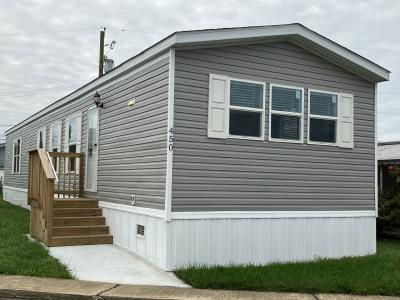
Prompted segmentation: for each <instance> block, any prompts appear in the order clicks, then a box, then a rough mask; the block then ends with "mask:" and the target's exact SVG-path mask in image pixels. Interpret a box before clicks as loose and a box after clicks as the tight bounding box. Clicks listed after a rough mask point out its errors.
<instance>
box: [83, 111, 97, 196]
mask: <svg viewBox="0 0 400 300" xmlns="http://www.w3.org/2000/svg"><path fill="white" fill-rule="evenodd" d="M93 109H97V110H98V108H97V106H96V105H93V106H91V107H89V108H88V110H87V114H86V116H87V126H86V154H85V187H84V189H85V191H88V192H93V193H96V192H97V178H96V184H95V186H94V187H93V188H92V189H88V188H87V187H86V186H87V180H88V174H87V173H88V165H87V163H88V154H89V149H88V147H89V111H91V110H93ZM99 133H100V112H99V111H98V112H97V134H96V138H97V159H96V164H97V166H96V169H97V171H96V177H98V176H97V175H98V172H99V170H98V168H99V150H98V149H99V141H100V135H99Z"/></svg>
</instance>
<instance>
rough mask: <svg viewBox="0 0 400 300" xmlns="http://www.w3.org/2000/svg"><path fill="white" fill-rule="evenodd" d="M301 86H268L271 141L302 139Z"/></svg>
mask: <svg viewBox="0 0 400 300" xmlns="http://www.w3.org/2000/svg"><path fill="white" fill-rule="evenodd" d="M303 95H304V89H303V88H294V87H289V86H282V85H274V84H271V87H270V102H269V103H270V106H269V112H270V118H269V120H270V126H269V137H270V138H269V139H270V140H271V141H283V142H295V143H301V142H302V141H303V102H304V101H303V98H304V96H303Z"/></svg>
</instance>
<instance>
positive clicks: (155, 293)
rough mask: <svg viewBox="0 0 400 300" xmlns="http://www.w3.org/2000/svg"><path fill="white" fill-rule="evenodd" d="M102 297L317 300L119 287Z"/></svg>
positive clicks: (298, 296)
mask: <svg viewBox="0 0 400 300" xmlns="http://www.w3.org/2000/svg"><path fill="white" fill-rule="evenodd" d="M101 297H102V298H103V299H105V300H113V299H160V300H161V299H176V300H183V299H188V300H191V299H192V300H194V299H196V300H199V299H202V300H206V299H254V300H259V299H260V300H261V299H263V300H278V299H279V300H283V299H285V300H315V298H314V297H313V296H312V295H307V294H290V293H262V292H246V291H222V290H220V291H217V290H199V289H191V288H173V287H154V286H129V285H119V286H117V287H116V288H114V289H112V290H109V291H107V292H104V293H102V294H101Z"/></svg>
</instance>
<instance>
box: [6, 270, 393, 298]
mask: <svg viewBox="0 0 400 300" xmlns="http://www.w3.org/2000/svg"><path fill="white" fill-rule="evenodd" d="M21 298H22V299H46V300H52V299H54V300H61V299H62V300H66V299H78V300H80V299H96V300H117V299H119V300H122V299H125V300H130V299H132V300H133V299H143V300H150V299H157V300H164V299H165V300H167V299H168V300H171V299H176V300H184V299H186V300H195V299H196V300H200V299H202V300H208V299H265V300H367V299H368V300H372V299H380V300H383V299H399V298H395V297H379V296H372V297H362V296H350V295H328V294H321V295H319V294H317V295H310V294H294V293H261V292H242V291H216V290H198V289H192V288H176V287H160V286H149V285H145V286H143V285H142V286H139V285H136V286H135V285H119V284H113V283H100V282H92V281H77V280H62V279H47V278H36V277H23V276H0V299H7V300H11V299H21Z"/></svg>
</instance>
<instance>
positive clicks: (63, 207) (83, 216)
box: [49, 198, 113, 247]
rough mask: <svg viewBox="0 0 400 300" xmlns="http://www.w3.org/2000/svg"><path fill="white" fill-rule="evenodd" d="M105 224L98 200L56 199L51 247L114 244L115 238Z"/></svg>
mask: <svg viewBox="0 0 400 300" xmlns="http://www.w3.org/2000/svg"><path fill="white" fill-rule="evenodd" d="M105 222H106V220H105V218H104V217H103V216H102V211H101V209H100V208H99V206H98V201H96V200H91V199H86V198H78V199H54V210H53V234H52V237H51V239H50V241H49V246H53V247H55V246H75V245H96V244H112V243H113V237H112V235H110V230H109V228H108V226H106V225H105V224H106V223H105Z"/></svg>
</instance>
